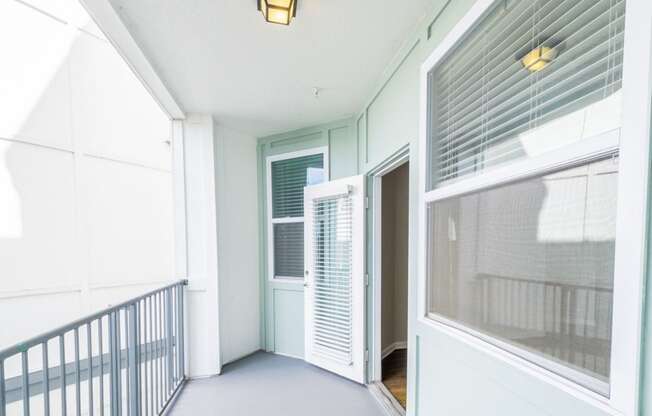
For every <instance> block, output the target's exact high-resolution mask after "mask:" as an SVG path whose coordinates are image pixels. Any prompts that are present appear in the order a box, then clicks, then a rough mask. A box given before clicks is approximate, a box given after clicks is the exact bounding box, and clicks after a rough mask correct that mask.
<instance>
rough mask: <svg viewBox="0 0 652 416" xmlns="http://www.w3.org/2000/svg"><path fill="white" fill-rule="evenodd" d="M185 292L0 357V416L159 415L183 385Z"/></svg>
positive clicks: (132, 305)
mask: <svg viewBox="0 0 652 416" xmlns="http://www.w3.org/2000/svg"><path fill="white" fill-rule="evenodd" d="M186 284H187V281H185V280H182V281H179V282H176V283H173V284H171V285H168V286H165V287H162V288H160V289H157V290H154V291H151V292H149V293H146V294H144V295H142V296H139V297H136V298H133V299H130V300H128V301H126V302H123V303H121V304H119V305H115V306H112V307H109V308H107V309H105V310H102V311H100V312H97V313H94V314H92V315H90V316H88V317H86V318H83V319H80V320H77V321H75V322H72V323H70V324H68V325H65V326H62V327H61V328H57V329H54V330H52V331H49V332H47V333H45V334H42V335H40V336H37V337H35V338H32V339H30V340H28V341H26V342H22V343H20V344H17V345H15V346H13V347H11V348H7V349H5V350H2V351H0V416H13V415H24V416H30V415H31V416H35V415H45V416H49V415H63V416H65V415H76V416H81V415H100V416H104V415H110V416H121V415H128V416H138V415H148V416H149V415H160V414H161V413H162V412H163V411H165V409H166V408H167V406H168V405H169V403H170V401H171V399H172V398H173V397H174V395H175V394H176V392H177V391H179V389H180V387H181V385H182V384H183V382H184V380H185V371H184V358H185V356H184V293H183V292H184V286H185V285H186Z"/></svg>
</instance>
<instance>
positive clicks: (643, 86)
mask: <svg viewBox="0 0 652 416" xmlns="http://www.w3.org/2000/svg"><path fill="white" fill-rule="evenodd" d="M496 1H500V0H478V1H477V2H476V3H475V4H474V5H473V6H472V7H471V9H470V10H469V12H468V13H467V14H466V15H465V16H464V17H463V18H462V19H461V20H460V21H459V23H458V24H457V25H456V26H455V27H454V28H453V29H452V30H451V31H450V32H449V34H448V35H447V36H446V38H445V39H444V40H443V41H442V42H441V43H440V45H439V46H438V47H437V48H436V49H435V50H434V51H433V52H432V54H431V55H430V56H429V57H428V58H427V59H426V61H425V62H424V63H423V64H422V66H421V70H420V114H419V127H420V128H419V161H418V170H419V171H418V175H419V208H418V209H419V224H420V226H419V231H418V245H417V255H418V282H417V284H418V294H419V295H418V299H417V308H418V309H417V320H418V322H419V323H421V324H423V325H425V326H426V327H427V328H429V330H432V331H438V332H443V333H445V334H447V335H449V336H451V337H454V338H456V339H458V340H460V341H462V342H464V343H466V344H468V345H471V346H473V347H475V348H477V349H478V350H480V351H482V352H485V353H487V354H488V355H490V356H492V357H496V358H498V359H500V360H501V361H503V362H505V363H506V364H507V365H511V366H514V367H516V368H518V369H519V370H521V371H523V372H526V373H528V374H530V375H532V376H534V377H537V378H539V379H541V380H543V381H545V382H547V383H549V384H552V385H554V386H555V387H557V388H559V389H561V390H562V391H564V392H567V393H568V394H570V395H572V396H574V397H576V398H578V399H580V400H583V401H586V402H588V403H590V404H591V405H593V406H595V407H597V408H600V409H602V410H603V411H605V412H606V413H608V414H613V415H626V416H637V415H638V412H639V407H640V397H639V390H640V389H639V387H640V368H641V366H640V364H641V337H642V322H643V320H642V313H643V288H644V282H645V276H646V273H645V272H646V266H645V262H646V230H647V222H648V213H647V200H648V185H649V183H648V182H649V174H650V172H649V161H650V146H649V139H650V114H652V105H651V102H650V101H651V97H652V41H651V40H652V2H650V1H649V0H627V5H626V21H625V49H624V69H623V84H622V91H623V102H622V105H623V118H622V127H621V128H620V129H618V130H615V131H612V132H608V133H605V134H601V135H599V136H597V137H594V138H589V139H583V140H582V141H580V142H577V143H575V144H572V145H569V146H566V147H564V148H561V149H559V150H556V151H551V152H549V153H546V154H543V155H540V156H536V157H532V158H528V159H524V160H519V161H516V162H513V163H510V164H509V165H508V166H506V167H502V168H501V167H499V168H495V169H492V170H490V171H488V172H486V173H483V174H481V175H478V176H473V177H469V178H464V179H461V180H460V181H458V182H457V183H453V184H451V185H445V186H442V187H441V188H437V189H435V190H432V191H428V190H427V188H426V187H427V183H428V181H427V175H428V167H427V163H428V160H427V159H428V156H427V155H428V123H429V106H428V97H429V91H428V73H429V72H430V70H431V69H433V68H434V67H435V66H436V65H437V63H438V62H439V61H440V60H441V59H443V58H444V57H445V56H446V55H447V53H448V52H449V51H450V50H452V48H454V47H455V46H456V45H457V44H458V43H459V42H460V41H461V40H462V39H463V37H464V36H465V35H466V34H467V33H469V31H470V30H471V29H472V28H473V27H474V26H475V25H476V23H478V22H479V21H480V19H481V18H482V17H484V16H485V15H486V13H488V12H489V11H490V10H491V7H492V6H493V5H494V4H495V3H496ZM615 149H618V152H619V173H618V175H619V180H618V196H617V218H616V227H617V229H616V246H615V267H614V299H613V331H612V346H611V354H612V357H611V370H610V382H609V390H610V391H609V396H608V397H605V396H603V395H601V394H598V393H596V392H594V391H592V390H590V389H588V388H586V387H584V386H582V385H580V384H578V383H575V382H573V381H571V380H570V379H568V378H566V377H563V376H561V375H559V374H558V373H557V372H553V371H551V370H549V369H546V368H544V367H542V366H540V365H537V364H535V362H536V361H537V360H539V361H540V360H545V362H546V366H547V367H548V368H554V367H553V366H551V365H550V363H551V362H552V361H551V360H547V359H545V358H543V357H541V356H539V357H538V359H536V358H535V359H532V360H530V359H526V358H524V357H525V354H523V351H524V350H523V349H521V348H517V347H514V346H512V345H509V344H506V343H501V342H500V341H497V340H496V339H495V338H494V337H491V336H487V335H483V334H479V333H477V332H475V331H472V330H470V329H469V328H468V327H466V326H464V325H461V324H459V323H456V322H452V321H451V320H448V319H445V318H443V317H441V316H438V315H435V314H429V313H428V309H427V308H428V305H427V296H428V282H427V278H428V277H427V261H428V259H427V256H426V252H427V251H426V249H427V225H426V224H427V220H426V207H427V204H428V203H430V202H434V201H438V200H441V199H445V198H449V197H451V196H455V195H460V194H463V193H467V192H473V191H478V190H481V189H486V188H487V187H491V186H496V185H500V184H505V183H508V182H511V181H514V180H515V179H524V178H527V177H531V176H534V175H541V174H544V173H546V172H550V171H554V170H557V169H560V168H564V167H570V166H573V165H575V164H578V163H582V162H587V161H590V160H594V159H598V158H600V157H601V156H605V155H607V154H609V153H611V152H613V151H614V150H615ZM488 340H490V341H491V342H487V341H488ZM514 349H516V350H518V351H519V355H516V354H514V353H512V352H510V351H513V350H514ZM528 358H530V357H528ZM562 367H564V368H567V369H569V367H565V366H562Z"/></svg>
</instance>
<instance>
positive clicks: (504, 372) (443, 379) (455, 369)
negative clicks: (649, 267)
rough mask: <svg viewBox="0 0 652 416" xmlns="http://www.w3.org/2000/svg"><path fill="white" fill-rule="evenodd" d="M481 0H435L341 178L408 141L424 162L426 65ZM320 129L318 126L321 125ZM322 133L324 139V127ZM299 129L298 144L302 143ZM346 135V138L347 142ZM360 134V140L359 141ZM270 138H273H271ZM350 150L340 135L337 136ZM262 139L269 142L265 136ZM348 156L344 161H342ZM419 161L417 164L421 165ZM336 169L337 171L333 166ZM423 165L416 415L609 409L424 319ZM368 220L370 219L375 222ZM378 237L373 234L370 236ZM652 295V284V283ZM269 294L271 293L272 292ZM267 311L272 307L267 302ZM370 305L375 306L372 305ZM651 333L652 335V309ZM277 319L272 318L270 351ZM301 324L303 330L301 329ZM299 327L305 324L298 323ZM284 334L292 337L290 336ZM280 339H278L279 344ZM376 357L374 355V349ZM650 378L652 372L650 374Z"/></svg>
mask: <svg viewBox="0 0 652 416" xmlns="http://www.w3.org/2000/svg"><path fill="white" fill-rule="evenodd" d="M474 3H475V0H454V1H453V0H447V1H444V0H434V1H433V9H432V11H431V12H430V13H429V14H428V15H427V16H424V19H423V21H422V22H421V23H419V24H418V25H417V26H415V29H414V33H413V34H412V35H411V36H408V37H407V41H406V42H405V44H404V46H403V47H402V48H401V50H400V51H399V52H398V53H397V55H396V57H395V59H394V60H393V62H392V63H391V64H390V65H389V66H388V68H386V71H385V74H386V75H385V77H384V78H383V79H382V80H381V82H380V83H379V85H378V87H377V88H376V91H375V92H374V93H373V94H372V95H371V96H370V97H369V101H368V103H367V105H365V107H364V108H363V109H361V112H360V113H359V114H358V115H356V116H355V117H354V119H353V121H352V122H351V124H350V126H349V130H350V131H349V134H351V133H352V137H351V138H350V140H351V142H350V143H348V149H349V150H351V149H353V148H354V147H355V148H356V149H357V152H356V153H357V155H358V160H357V164H355V165H357V166H356V168H357V169H352V165H353V163H352V161H351V152H350V151H347V152H343V153H340V152H332V153H331V166H332V167H334V166H338V165H339V164H340V163H342V164H343V165H345V166H346V169H343V170H341V171H340V172H338V177H339V176H347V174H345V172H349V173H348V174H354V173H355V172H356V171H357V172H358V173H368V172H370V171H372V170H373V169H374V168H376V167H377V166H378V165H379V164H380V163H382V162H383V161H385V160H386V159H388V158H390V157H391V156H392V155H393V154H395V153H396V152H397V151H399V150H400V149H401V148H402V147H404V146H405V145H408V144H409V147H410V159H411V161H413V162H416V161H417V147H418V144H417V141H418V138H417V135H418V117H419V69H420V66H421V63H422V62H423V61H424V60H425V58H426V57H427V56H428V55H429V54H430V53H431V52H432V51H433V50H434V49H435V48H436V47H437V45H438V44H439V43H440V42H441V41H442V39H443V38H444V37H445V36H446V34H447V33H448V32H449V31H450V30H451V29H452V28H453V26H454V25H455V24H456V23H457V22H458V21H459V20H460V19H461V18H462V17H463V16H464V14H465V13H466V12H467V11H468V10H469V9H470V8H471V6H473V4H474ZM318 129H319V128H318ZM321 131H322V135H321V139H322V140H325V137H328V135H324V133H323V129H321ZM298 136H299V134H297V133H296V132H295V133H290V134H289V135H284V136H282V137H284V138H286V139H287V138H295V140H294V141H293V142H292V143H293V145H294V146H298V145H300V144H301V145H303V141H302V139H296V138H297V137H298ZM343 137H345V136H341V137H340V140H342V141H343V140H344V139H343ZM356 139H357V140H356ZM264 140H267V139H264ZM336 142H337V143H339V144H340V145H341V147H342V148H343V147H344V146H345V145H344V144H343V143H341V141H336ZM261 143H263V142H261ZM323 143H325V141H323ZM340 158H341V159H340ZM414 166H415V165H414ZM334 171H335V169H334ZM419 189H420V184H419V183H418V170H417V169H414V168H413V169H411V171H410V206H411V207H410V259H411V260H410V272H409V273H410V284H409V293H410V304H409V314H408V315H409V322H408V349H409V356H408V366H409V379H408V414H409V415H422V416H425V415H447V416H455V415H462V416H465V415H501V416H502V415H506V416H512V415H513V416H522V415H528V416H539V415H541V416H543V415H573V416H593V415H596V416H597V415H600V416H603V415H607V414H608V413H607V412H605V411H604V410H603V409H602V408H601V407H600V406H598V405H596V404H591V403H589V402H587V401H584V400H580V399H577V398H575V397H574V396H572V395H570V394H568V393H566V392H565V391H563V390H562V389H560V388H557V387H554V386H552V385H550V384H549V383H547V382H545V381H543V380H541V379H540V378H538V377H535V376H533V375H531V374H528V373H525V372H524V371H522V370H520V369H517V368H516V367H514V366H512V365H510V364H507V363H505V362H504V361H502V360H501V359H500V358H497V357H495V356H492V355H488V354H487V353H485V352H482V351H480V350H478V349H477V348H475V347H472V346H470V345H468V344H466V343H464V342H462V341H460V340H458V339H456V338H453V337H451V336H449V335H447V334H446V333H443V332H441V331H439V330H436V329H434V328H433V327H431V326H429V325H427V324H424V323H421V322H419V321H418V320H417V312H416V299H417V298H418V296H419V294H418V293H417V288H416V277H417V276H416V272H417V270H416V265H417V264H418V263H417V262H418V261H419V260H418V259H417V258H416V256H417V253H416V250H415V248H416V243H417V240H416V237H417V230H418V229H419V227H421V225H420V224H418V223H417V214H418V211H417V208H418V191H419ZM368 224H370V223H369V222H368ZM370 238H373V236H370ZM648 292H649V294H650V295H651V296H652V288H648ZM267 297H269V295H268V296H267ZM267 311H268V314H269V313H270V308H269V307H268V308H267ZM368 311H371V308H368ZM647 318H648V319H647V330H646V333H647V334H648V336H649V337H650V336H652V307H648V310H647ZM270 319H271V320H272V322H273V319H274V318H270V317H269V316H267V322H268V334H267V340H268V344H267V347H268V349H272V348H270V343H269V340H270V338H271V339H272V340H273V336H274V335H273V334H270V333H269V323H270ZM301 330H302V329H301ZM297 331H298V329H297ZM283 336H287V335H286V334H284V335H283ZM651 344H652V339H651V340H650V342H648V343H647V345H646V352H647V354H646V360H647V361H646V365H647V367H646V369H645V374H647V375H650V377H652V345H651ZM271 345H273V342H272V344H271ZM372 355H373V354H372ZM650 377H647V378H650ZM643 395H644V396H646V398H647V401H648V402H647V403H646V408H645V411H644V412H645V413H642V414H643V415H647V416H652V383H650V382H647V380H646V382H645V383H644V384H643Z"/></svg>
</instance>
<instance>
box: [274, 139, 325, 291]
mask: <svg viewBox="0 0 652 416" xmlns="http://www.w3.org/2000/svg"><path fill="white" fill-rule="evenodd" d="M319 154H321V155H322V157H323V160H324V182H328V181H329V180H330V161H329V159H328V146H323V147H314V148H310V149H305V150H297V151H295V152H288V153H281V154H277V155H272V156H268V157H267V159H266V165H267V168H266V172H267V185H266V194H267V195H266V196H267V216H266V222H267V279H268V280H269V281H272V282H285V283H297V284H303V281H304V278H303V277H291V276H275V275H274V250H275V247H274V224H288V223H297V222H301V223H305V221H304V217H287V218H273V215H274V212H273V209H272V208H273V207H272V203H273V199H272V162H277V161H280V160H287V159H295V158H298V157H303V156H313V155H319ZM304 213H305V208H304Z"/></svg>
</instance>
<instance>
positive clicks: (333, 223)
mask: <svg viewBox="0 0 652 416" xmlns="http://www.w3.org/2000/svg"><path fill="white" fill-rule="evenodd" d="M313 215H314V220H313V221H314V222H313V224H314V227H313V230H312V232H313V236H314V238H313V241H314V247H313V252H314V259H313V262H314V264H313V265H312V266H313V270H314V276H313V284H314V285H315V288H314V303H313V308H314V310H313V317H314V330H313V340H312V342H313V351H314V352H315V353H316V354H319V355H322V356H325V357H327V358H329V359H331V360H335V361H336V362H339V363H342V364H345V365H349V364H351V362H352V361H351V360H352V342H353V341H352V331H353V312H352V308H353V301H352V258H351V252H352V251H351V250H352V248H351V246H352V241H353V240H352V226H353V224H352V221H353V211H352V204H351V197H350V196H349V195H345V196H341V197H336V198H328V199H322V200H316V201H315V202H314V209H313Z"/></svg>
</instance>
